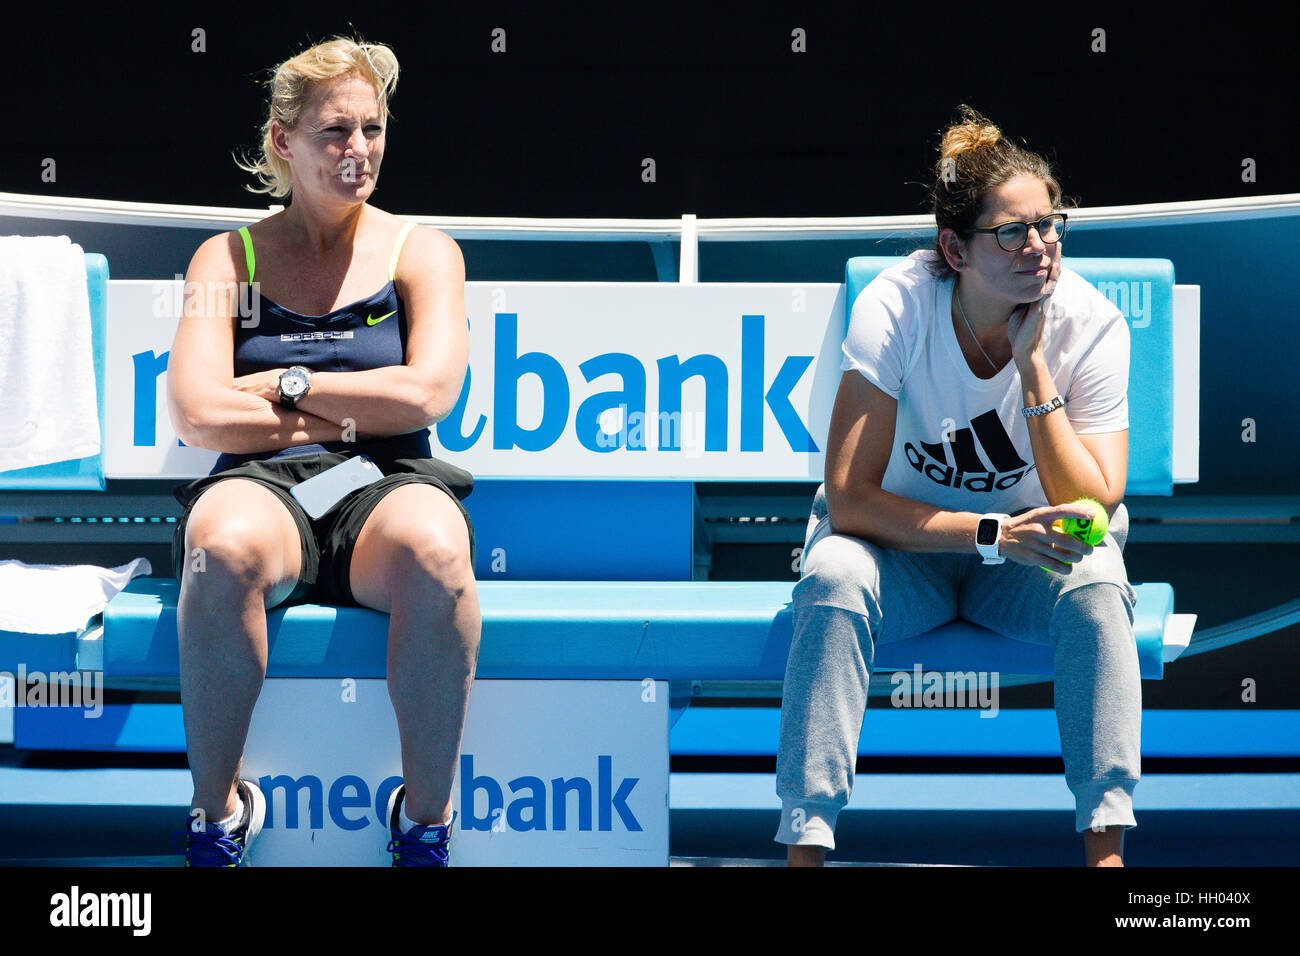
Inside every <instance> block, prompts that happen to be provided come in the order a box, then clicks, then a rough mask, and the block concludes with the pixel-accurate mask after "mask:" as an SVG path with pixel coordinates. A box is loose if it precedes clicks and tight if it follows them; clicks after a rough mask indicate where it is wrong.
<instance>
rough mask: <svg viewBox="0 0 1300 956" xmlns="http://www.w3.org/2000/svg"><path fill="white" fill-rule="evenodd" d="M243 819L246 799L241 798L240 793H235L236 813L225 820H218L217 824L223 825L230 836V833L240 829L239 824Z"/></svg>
mask: <svg viewBox="0 0 1300 956" xmlns="http://www.w3.org/2000/svg"><path fill="white" fill-rule="evenodd" d="M243 819H244V801H243V800H242V799H240V797H239V794H235V812H234V814H233V815H231V816H229V817H227V818H226V819H224V820H218V821H217V822H216V824H215V825H216V826H219V827H221V829H222V831H223V832H224V833H225V834H226V836H230V834H232V833H234V832H235V830H237V829H239V824H240V823H241V822H243Z"/></svg>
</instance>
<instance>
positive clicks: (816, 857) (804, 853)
mask: <svg viewBox="0 0 1300 956" xmlns="http://www.w3.org/2000/svg"><path fill="white" fill-rule="evenodd" d="M825 863H826V847H824V846H811V845H809V846H794V845H791V846H790V847H788V848H787V849H786V854H785V865H786V866H824V865H825Z"/></svg>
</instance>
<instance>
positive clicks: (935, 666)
mask: <svg viewBox="0 0 1300 956" xmlns="http://www.w3.org/2000/svg"><path fill="white" fill-rule="evenodd" d="M99 258H100V259H102V257H99ZM895 261H897V260H896V259H884V258H860V259H854V260H850V262H849V263H848V266H847V269H846V284H845V285H846V294H845V296H844V303H843V312H842V313H841V314H839V315H837V316H835V317H834V318H833V319H832V324H833V323H835V322H839V323H842V326H841V327H840V328H839V329H838V330H836V329H834V328H832V329H829V330H828V331H827V337H828V338H835V339H836V340H837V341H838V339H840V338H842V337H843V330H844V328H845V327H847V321H848V313H849V310H850V309H851V307H852V302H853V299H854V297H855V296H856V294H857V292H858V291H860V290H861V288H863V287H864V286H865V285H866V283H867V282H869V281H870V280H871V278H873V277H874V276H875V275H876V274H877V273H878V272H879V271H880V269H882V268H884V267H886V266H887V265H889V264H891V263H892V262H895ZM1067 265H1069V266H1070V267H1071V268H1074V269H1075V270H1076V271H1078V272H1080V273H1081V274H1083V275H1084V277H1085V278H1087V279H1089V280H1090V281H1092V282H1094V283H1108V284H1109V294H1111V295H1112V298H1113V299H1116V298H1122V299H1123V301H1122V302H1117V304H1119V305H1120V306H1121V309H1122V310H1124V311H1126V313H1134V314H1130V323H1131V326H1132V328H1133V329H1134V334H1133V338H1132V342H1133V362H1132V374H1131V378H1130V383H1131V384H1130V406H1131V418H1132V421H1133V427H1132V430H1131V433H1130V465H1129V480H1128V493H1129V494H1138V495H1169V494H1171V493H1172V487H1173V484H1174V481H1175V479H1176V476H1177V475H1178V471H1179V466H1178V463H1177V459H1178V455H1179V453H1180V452H1179V448H1178V445H1177V443H1176V441H1175V436H1176V435H1177V434H1178V432H1179V429H1178V427H1177V423H1176V421H1175V416H1176V408H1175V404H1176V403H1175V402H1174V398H1173V396H1174V395H1175V391H1176V387H1177V386H1178V382H1177V381H1176V376H1175V367H1176V365H1177V364H1178V362H1177V359H1176V354H1175V353H1176V345H1177V341H1176V337H1175V335H1174V320H1175V315H1174V313H1175V308H1174V301H1173V299H1174V289H1173V269H1172V265H1171V264H1169V263H1168V262H1165V261H1162V260H1067ZM106 280H107V270H106V267H105V268H104V269H103V270H102V271H96V272H95V273H94V274H93V275H92V277H91V279H90V281H91V282H92V283H95V284H97V285H98V287H99V298H98V299H96V297H95V294H94V293H92V302H96V301H98V302H99V306H98V307H97V309H96V312H95V321H96V322H97V323H99V324H98V325H97V328H99V329H101V330H102V328H103V323H104V320H105V315H104V310H103V302H104V295H103V285H104V283H106ZM1130 290H1131V291H1130ZM100 341H102V339H99V338H97V339H96V342H97V345H98V343H99V342H100ZM99 360H100V361H101V362H102V356H101V357H99ZM1179 374H1180V375H1182V374H1183V373H1179ZM835 377H836V378H837V377H838V375H836V376H835ZM100 384H101V388H102V387H103V377H102V376H101V377H100ZM1184 384H1186V383H1184ZM1194 384H1195V383H1194V381H1193V383H1192V385H1193V387H1194ZM816 440H817V441H818V442H821V441H823V436H817V437H816ZM1191 455H1192V460H1193V461H1194V457H1195V451H1194V448H1193V450H1192V452H1191ZM87 473H88V474H89V477H87ZM110 477H112V475H110ZM810 477H811V476H810ZM1184 477H1185V475H1184ZM597 478H598V476H595V475H592V476H586V477H585V478H584V477H583V476H575V477H574V478H572V479H570V480H562V481H560V480H524V479H523V478H519V479H514V480H512V479H505V478H497V479H489V480H481V481H479V482H478V483H477V485H476V489H475V492H474V495H473V496H472V497H471V498H470V499H469V502H468V504H469V506H470V508H471V512H472V514H473V516H474V520H475V527H476V532H477V539H478V566H477V568H476V572H477V576H478V578H479V580H480V586H479V587H480V592H479V593H480V602H481V606H482V610H483V622H484V625H483V640H482V649H481V652H480V658H479V668H478V676H479V678H480V679H487V680H492V679H530V680H563V679H580V680H626V681H645V680H646V679H653V680H658V681H668V682H672V683H673V684H674V686H675V689H676V691H677V692H676V693H675V694H674V698H675V699H674V705H675V706H674V712H675V714H677V715H680V712H681V709H682V707H683V706H684V704H685V702H686V699H687V697H686V696H684V695H683V693H682V692H681V684H682V683H683V682H689V681H709V680H717V681H780V680H781V679H782V677H783V675H784V670H785V661H786V656H787V653H788V648H789V643H790V638H791V626H790V610H789V608H790V592H791V588H792V586H793V581H792V580H785V581H761V582H721V581H714V582H709V581H699V580H692V578H693V577H694V576H696V574H697V571H696V567H695V559H696V555H695V552H696V551H697V550H698V547H699V545H698V538H699V536H700V524H701V523H700V520H699V518H700V515H699V503H698V499H697V495H696V491H695V487H694V485H693V483H692V479H694V480H705V478H704V476H700V475H692V474H685V475H681V476H679V477H677V478H676V480H657V481H622V480H603V481H600V480H596V479H597ZM94 487H99V488H102V487H103V471H102V468H101V469H99V470H98V473H96V468H95V467H94V465H93V464H92V465H91V466H90V467H89V468H87V466H86V464H85V463H79V464H78V465H77V468H76V469H75V474H65V475H62V476H59V475H50V474H45V475H19V474H18V473H11V474H9V475H0V505H3V504H5V503H10V504H11V505H12V501H11V500H10V499H8V498H6V497H5V495H4V493H3V490H4V489H23V490H26V491H35V492H38V493H39V494H40V495H49V494H50V493H51V492H57V491H58V490H59V489H60V488H62V489H68V488H94ZM810 499H811V494H809V502H808V503H809V504H810ZM30 500H31V496H30V495H29V496H27V497H26V498H24V499H23V501H30ZM16 507H17V505H13V506H12V507H11V508H9V509H6V508H4V507H0V513H5V512H6V511H12V510H14V508H16ZM629 515H635V517H636V523H635V535H636V537H635V539H632V538H628V539H626V540H625V539H622V538H619V537H618V536H617V535H615V534H611V532H610V529H611V528H620V529H625V528H626V527H627V518H628V516H629ZM132 520H133V521H135V522H141V521H142V520H143V521H148V520H150V519H141V518H139V517H137V518H135V519H132ZM155 523H156V522H155ZM0 527H3V526H2V525H0ZM146 527H147V528H148V527H153V526H152V525H146ZM170 528H171V525H167V526H166V529H165V530H166V531H168V532H169V531H170ZM630 545H634V546H630ZM498 552H505V553H508V555H509V563H508V567H506V568H504V569H501V568H498V567H497V566H496V563H495V562H496V557H495V556H496V555H497V554H498ZM177 590H178V588H177V585H176V582H175V581H174V580H171V579H168V578H148V579H138V580H136V581H135V582H133V583H132V584H131V585H130V586H128V588H127V589H126V590H125V591H123V592H122V593H121V594H119V595H118V596H117V597H116V598H115V599H114V600H113V601H112V602H111V603H110V604H109V606H108V609H107V610H106V612H105V614H104V616H103V621H102V628H101V627H92V628H89V629H87V630H86V631H85V632H83V633H80V634H73V635H61V636H55V637H50V636H40V637H35V636H31V635H13V634H0V669H4V668H6V667H8V668H12V667H13V666H14V664H15V663H16V662H18V661H23V662H25V663H26V665H27V668H28V670H34V669H37V668H38V667H39V668H41V669H44V670H49V671H53V670H72V669H74V668H78V667H80V668H83V669H93V670H102V671H103V673H104V675H105V679H106V681H107V682H108V684H109V686H123V687H163V688H168V687H170V688H175V687H176V686H178V683H177V647H176V628H175V608H176V598H177ZM1136 590H1137V593H1138V603H1137V607H1136V620H1135V626H1134V630H1135V637H1136V640H1137V645H1138V651H1139V660H1140V663H1141V669H1142V674H1143V676H1144V677H1147V678H1153V679H1154V678H1159V677H1161V676H1162V675H1163V667H1164V664H1165V663H1166V662H1167V661H1169V660H1172V659H1174V658H1175V657H1176V656H1177V654H1178V653H1179V652H1180V650H1181V649H1182V648H1183V647H1185V646H1186V644H1187V640H1188V638H1189V637H1190V631H1191V627H1192V623H1193V621H1194V618H1192V617H1191V616H1188V615H1176V614H1174V613H1173V612H1174V596H1173V589H1172V588H1171V587H1170V586H1169V585H1167V584H1159V583H1152V584H1138V585H1136ZM268 635H269V645H270V647H269V660H268V671H267V674H268V677H269V678H295V679H310V678H320V679H332V680H338V679H343V678H354V679H359V680H360V679H367V678H374V679H378V678H382V677H383V676H384V674H385V650H386V643H387V617H386V615H383V614H379V613H377V612H373V611H369V610H366V609H360V608H334V607H324V606H318V605H299V606H296V607H292V608H277V609H274V610H272V611H271V612H269V613H268ZM918 664H919V665H921V666H924V667H925V668H926V669H928V670H947V671H971V670H975V671H986V672H999V673H1003V674H1029V675H1050V674H1051V673H1052V653H1051V649H1050V648H1049V647H1045V646H1042V645H1034V644H1026V643H1020V642H1016V641H1011V640H1008V639H1006V638H1003V637H1000V636H998V635H996V634H993V633H991V632H989V631H986V630H983V629H981V628H978V627H975V626H973V625H970V624H967V623H965V622H953V623H952V624H950V625H947V626H945V627H942V628H939V629H936V630H935V631H932V632H930V633H929V634H925V635H921V636H919V637H917V638H914V639H912V640H910V641H905V642H899V643H895V644H889V645H884V646H882V647H881V648H880V650H879V652H878V655H877V669H878V670H879V669H884V670H889V669H899V670H911V669H913V667H915V666H917V665H918ZM155 706H156V705H155ZM172 706H174V705H172ZM33 716H34V715H33ZM173 719H174V718H173ZM175 730H176V728H175V727H174V726H173V727H172V729H171V731H161V732H160V737H166V736H167V735H168V733H170V734H171V738H172V741H173V743H174V740H175ZM60 732H62V731H60ZM772 745H773V746H775V741H773V742H772ZM97 746H111V744H105V743H104V742H102V741H101V742H100V744H98V745H97ZM132 749H138V742H137V745H136V746H134V747H133V748H132ZM157 749H172V748H171V747H166V746H164V747H159V748H157Z"/></svg>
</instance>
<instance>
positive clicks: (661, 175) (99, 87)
mask: <svg viewBox="0 0 1300 956" xmlns="http://www.w3.org/2000/svg"><path fill="white" fill-rule="evenodd" d="M1263 9H1264V8H1263V7H1258V6H1256V5H1243V4H1235V5H1233V4H1223V5H1217V6H1214V7H1212V8H1206V9H1199V8H1198V7H1197V6H1196V5H1194V4H1182V5H1178V6H1177V7H1172V6H1171V7H1170V8H1169V9H1167V10H1165V9H1159V8H1157V9H1141V10H1135V9H1132V8H1130V7H1117V8H1115V9H1110V10H1108V9H1106V8H1099V7H1096V6H1094V5H1088V6H1087V7H1086V8H1085V7H1084V6H1082V5H1079V6H1074V5H1068V6H1067V5H1063V4H1055V5H1053V4H1021V5H1019V6H1016V5H1012V4H978V5H973V6H972V7H963V8H962V9H960V10H957V11H951V10H949V9H947V8H946V6H940V5H933V4H931V5H924V4H895V5H892V6H883V7H882V6H875V5H870V4H863V3H859V4H846V3H834V4H821V5H814V6H813V8H812V9H811V10H809V9H806V8H805V7H804V6H803V5H795V4H789V5H786V6H781V5H764V6H753V5H743V4H736V5H706V4H698V5H690V4H662V3H638V4H618V5H614V4H589V5H582V4H578V5H574V4H549V3H535V4H528V5H508V4H481V5H480V4H474V5H468V4H457V5H452V4H445V3H444V4H437V3H435V4H427V5H411V6H392V7H389V6H387V5H384V4H372V3H366V4H354V5H351V6H346V5H342V4H316V3H313V4H299V5H293V4H269V5H258V4H223V5H220V6H217V5H196V6H190V7H180V8H171V9H165V10H164V9H153V8H151V7H142V6H139V5H130V4H103V5H101V7H100V8H99V9H98V10H95V11H92V12H88V13H86V14H84V15H81V14H78V15H75V16H74V15H72V14H70V13H69V12H68V11H67V8H63V7H56V6H55V5H53V4H49V5H45V6H44V7H36V8H32V7H25V8H24V9H23V10H20V11H18V12H17V14H16V19H13V18H10V19H8V20H7V22H6V23H5V24H4V25H3V27H0V30H2V31H3V33H4V34H7V35H8V37H7V38H8V40H9V42H8V43H6V44H5V47H6V58H7V60H8V66H9V70H8V71H6V72H7V74H8V82H7V83H6V84H5V88H6V90H7V95H6V96H5V100H6V101H7V105H8V106H9V107H10V108H9V109H7V110H5V111H4V115H5V118H6V120H7V122H6V124H5V128H6V135H5V138H4V142H3V146H4V152H5V157H6V158H5V160H4V161H3V163H0V191H6V192H15V193H35V194H49V195H58V196H75V197H93V198H98V199H122V200H139V201H147V202H161V203H183V204H199V205H213V206H234V207H246V208H247V207H254V206H263V205H265V204H267V203H268V202H270V201H271V200H269V199H267V198H265V197H263V196H258V195H254V194H252V193H249V192H247V191H245V190H244V189H243V188H242V186H243V185H244V184H245V183H248V182H251V180H250V179H249V178H248V177H247V176H246V175H245V174H243V173H241V172H240V171H239V170H238V169H236V167H235V165H234V163H233V161H232V159H231V152H232V151H233V150H236V149H246V148H248V147H250V146H252V145H254V144H255V143H256V140H257V135H258V128H259V126H260V124H261V122H262V120H263V115H264V105H263V98H264V90H263V88H262V86H261V85H260V84H261V83H262V82H263V81H264V80H265V79H266V78H267V76H268V75H269V69H270V68H271V67H273V66H274V65H275V64H276V63H278V62H280V61H282V60H284V59H286V58H287V57H289V56H291V55H292V54H294V53H296V52H299V51H300V50H301V49H303V48H305V47H306V46H308V45H309V44H311V43H312V42H318V41H320V40H323V39H327V38H328V37H330V36H331V35H334V34H336V33H350V34H354V35H360V36H363V37H364V38H366V39H369V40H372V41H377V42H385V43H388V44H389V45H391V46H392V47H393V49H394V51H395V52H396V54H397V56H398V59H399V61H400V63H401V76H400V80H399V83H398V87H397V92H396V95H395V97H394V99H393V101H392V108H393V111H394V117H393V120H392V122H391V124H390V127H389V136H388V152H387V155H386V157H385V161H384V167H383V173H382V175H381V178H380V183H379V190H378V192H377V193H376V195H375V199H374V203H375V204H376V205H377V206H379V207H381V208H385V209H388V210H390V211H392V212H396V213H399V214H407V215H426V216H441V215H455V216H537V217H616V218H622V217H633V218H639V217H655V218H660V217H663V218H672V217H677V216H680V215H681V214H682V213H685V212H690V213H696V214H698V215H700V216H704V217H727V216H746V217H747V216H863V215H897V214H908V213H924V212H927V211H928V209H927V206H926V199H925V187H924V185H923V184H924V183H925V181H926V180H927V179H928V178H929V176H930V169H931V167H932V165H933V163H934V161H935V156H936V154H935V147H936V146H937V143H938V139H939V133H940V131H941V129H942V128H943V127H944V126H945V125H946V123H947V122H948V120H949V119H950V118H951V116H952V115H953V112H954V109H955V107H956V106H957V105H958V104H959V103H962V102H968V103H971V104H972V105H974V106H975V107H976V108H977V109H979V110H981V111H982V112H983V113H985V114H986V115H987V116H989V117H990V118H991V119H992V120H993V121H994V122H995V123H997V124H999V125H1000V126H1001V127H1002V128H1003V130H1004V131H1005V132H1007V133H1008V134H1009V135H1012V136H1014V137H1018V138H1023V139H1024V140H1025V141H1027V143H1028V144H1029V146H1030V147H1031V148H1034V149H1036V150H1039V151H1040V152H1042V153H1044V154H1045V155H1047V156H1048V157H1049V158H1050V159H1052V160H1053V161H1054V162H1055V163H1056V164H1057V167H1058V171H1059V175H1060V179H1061V182H1062V185H1063V186H1064V188H1065V190H1066V192H1067V194H1068V195H1070V196H1073V197H1076V198H1077V199H1078V200H1079V201H1080V203H1081V204H1082V205H1085V206H1106V205H1122V204H1131V203H1151V202H1164V201H1175V200H1196V199H1211V198H1225V197H1233V196H1250V195H1266V194H1277V193H1286V192H1293V191H1296V190H1297V188H1298V187H1297V164H1296V162H1295V158H1294V155H1293V154H1292V152H1291V151H1292V147H1293V144H1294V142H1295V139H1296V129H1297V107H1296V105H1295V96H1294V83H1293V82H1292V80H1291V78H1290V77H1288V76H1287V75H1285V74H1284V72H1283V71H1284V68H1286V67H1288V66H1290V65H1293V64H1292V63H1291V54H1290V53H1289V52H1288V51H1287V50H1286V49H1285V47H1286V34H1285V32H1284V31H1283V30H1282V27H1281V25H1280V24H1279V23H1276V22H1271V21H1270V19H1269V17H1268V16H1267V15H1266V14H1264V13H1263V12H1261V11H1262V10H1263ZM1274 9H1276V8H1274ZM496 27H500V28H502V29H504V30H505V31H506V52H505V53H493V52H492V51H491V49H490V45H491V39H492V37H491V33H492V30H493V29H494V28H496ZM796 27H798V28H802V29H803V30H805V31H806V44H807V52H806V53H795V52H792V50H791V31H792V30H793V29H794V28H796ZM1096 28H1100V29H1103V30H1105V40H1106V52H1104V53H1096V52H1092V50H1091V47H1092V44H1093V30H1094V29H1096ZM195 29H201V30H203V31H204V42H205V44H206V52H193V51H192V49H191V46H192V43H193V38H192V31H193V30H195ZM47 157H48V158H53V159H54V160H55V161H56V163H57V180H56V182H54V183H43V182H42V181H41V168H42V166H41V163H42V161H43V160H44V159H45V158H47ZM647 157H650V158H653V159H654V160H655V163H656V181H655V182H653V183H646V182H643V181H642V178H641V170H642V166H641V163H642V160H643V159H644V158H647ZM1247 157H1249V158H1253V159H1255V160H1256V163H1257V181H1256V182H1254V183H1243V182H1242V179H1241V164H1242V160H1243V159H1245V158H1247Z"/></svg>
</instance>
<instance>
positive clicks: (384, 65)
mask: <svg viewBox="0 0 1300 956" xmlns="http://www.w3.org/2000/svg"><path fill="white" fill-rule="evenodd" d="M350 76H356V77H360V78H361V79H363V80H366V81H367V82H368V83H370V85H371V86H373V87H374V88H375V95H376V96H377V97H378V99H379V112H380V122H381V123H382V124H383V125H384V126H387V125H388V116H389V113H388V98H389V97H390V96H391V95H392V93H393V90H394V89H395V88H396V87H397V57H396V55H394V53H393V51H392V50H390V49H389V48H388V47H386V46H384V45H383V44H382V43H366V42H364V41H360V40H353V39H350V38H348V37H335V38H334V39H332V40H329V41H327V42H325V43H318V44H317V45H316V46H314V47H312V48H311V49H309V50H304V51H303V52H302V53H299V54H298V55H297V56H295V57H292V58H290V59H288V60H285V61H284V62H283V63H281V64H280V65H279V66H277V67H276V68H275V72H274V74H273V75H272V77H271V79H270V80H268V81H267V86H268V87H269V89H270V102H269V104H268V110H267V117H266V122H265V123H263V124H262V141H261V146H260V149H259V152H258V154H257V155H256V156H255V157H253V158H252V159H241V158H240V157H239V156H236V157H235V164H236V165H238V166H239V168H240V169H242V170H245V171H246V172H249V173H252V174H253V175H254V176H256V177H257V179H258V182H259V184H260V185H257V186H245V187H244V188H245V189H247V190H248V191H249V192H255V193H270V194H271V195H272V196H273V197H275V198H276V199H280V198H282V197H284V196H287V195H289V193H290V192H291V191H292V190H293V179H292V177H291V175H290V172H289V164H288V163H287V162H286V161H285V160H283V159H281V158H280V157H279V156H277V155H276V154H275V150H274V149H272V148H271V123H272V122H277V123H279V124H280V126H281V127H282V128H284V129H294V128H295V127H296V126H297V125H298V118H299V116H300V115H301V114H302V110H303V107H305V106H306V105H307V100H308V99H309V98H310V96H311V93H312V90H313V89H315V87H316V84H318V83H323V82H328V81H330V80H337V79H342V78H344V77H350Z"/></svg>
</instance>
